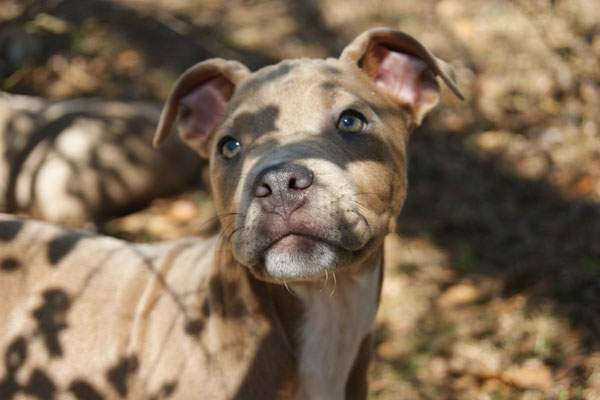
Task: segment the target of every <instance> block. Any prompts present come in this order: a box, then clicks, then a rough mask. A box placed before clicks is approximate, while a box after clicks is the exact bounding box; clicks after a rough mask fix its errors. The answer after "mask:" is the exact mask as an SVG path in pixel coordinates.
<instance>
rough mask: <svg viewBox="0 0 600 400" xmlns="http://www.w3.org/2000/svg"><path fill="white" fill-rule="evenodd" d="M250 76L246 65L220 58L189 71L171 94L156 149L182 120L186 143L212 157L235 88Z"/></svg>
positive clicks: (204, 155)
mask: <svg viewBox="0 0 600 400" xmlns="http://www.w3.org/2000/svg"><path fill="white" fill-rule="evenodd" d="M249 74H250V71H249V70H248V68H246V66H245V65H243V64H240V63H239V62H237V61H228V60H223V59H220V58H214V59H211V60H206V61H203V62H201V63H198V64H196V65H194V66H192V67H191V68H189V69H188V70H186V71H185V72H184V73H183V74H182V75H181V76H180V77H179V79H177V81H176V82H175V85H174V86H173V88H172V89H171V92H170V93H169V97H168V98H167V102H166V103H165V106H164V108H163V110H162V113H161V115H160V120H159V122H158V127H157V128H156V134H155V135H154V142H153V144H154V147H159V146H160V145H161V144H162V143H163V142H164V141H165V139H166V138H167V137H168V136H169V134H170V133H171V130H172V129H173V124H174V123H175V120H176V119H178V128H179V135H180V136H181V138H182V139H183V141H184V142H185V143H186V144H187V145H188V146H190V147H191V148H193V149H194V150H196V151H197V152H198V153H199V154H200V155H201V156H203V157H208V154H209V149H208V143H209V142H210V140H209V139H210V137H211V134H212V133H213V132H214V130H215V128H216V127H217V125H218V124H219V123H220V122H221V119H222V118H223V115H224V114H225V110H226V109H227V103H228V102H229V99H231V97H232V96H233V93H234V92H235V88H236V87H237V86H238V85H239V84H240V82H241V81H242V80H244V78H246V76H248V75H249Z"/></svg>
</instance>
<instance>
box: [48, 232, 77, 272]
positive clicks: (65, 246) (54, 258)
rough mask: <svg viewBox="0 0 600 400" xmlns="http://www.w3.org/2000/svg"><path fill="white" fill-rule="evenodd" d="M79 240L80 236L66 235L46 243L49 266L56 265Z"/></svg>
mask: <svg viewBox="0 0 600 400" xmlns="http://www.w3.org/2000/svg"><path fill="white" fill-rule="evenodd" d="M79 240H81V236H80V235H75V234H72V233H66V234H64V235H62V236H58V237H56V238H54V239H52V241H50V243H48V260H49V261H50V264H52V265H56V264H58V263H59V262H60V260H62V259H63V258H64V257H65V256H66V255H67V254H69V252H70V251H71V250H73V248H74V247H75V245H76V244H77V242H79Z"/></svg>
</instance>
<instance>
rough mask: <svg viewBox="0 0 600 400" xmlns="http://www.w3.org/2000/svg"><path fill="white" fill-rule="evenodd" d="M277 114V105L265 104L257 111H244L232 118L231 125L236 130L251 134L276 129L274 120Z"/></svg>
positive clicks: (258, 134) (256, 134)
mask: <svg viewBox="0 0 600 400" xmlns="http://www.w3.org/2000/svg"><path fill="white" fill-rule="evenodd" d="M278 116H279V107H277V106H275V105H270V106H266V107H264V108H262V109H260V110H258V111H257V112H253V113H249V112H244V113H241V114H239V115H238V116H237V117H235V119H234V120H233V126H234V127H235V129H236V130H237V131H238V132H244V133H249V134H251V135H253V136H260V135H264V134H265V133H269V132H273V131H276V130H277V127H276V126H275V122H276V121H277V118H278Z"/></svg>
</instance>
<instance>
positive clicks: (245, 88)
mask: <svg viewBox="0 0 600 400" xmlns="http://www.w3.org/2000/svg"><path fill="white" fill-rule="evenodd" d="M347 75H348V74H347V73H345V71H344V65H343V64H342V63H340V61H339V60H337V59H333V58H331V59H326V60H322V59H295V60H284V61H282V62H280V63H278V64H275V65H271V66H268V67H264V68H262V69H260V70H258V71H256V72H254V73H253V74H252V75H250V76H249V77H248V78H247V79H246V80H245V82H244V83H243V84H242V85H241V86H240V87H239V88H238V90H237V91H236V96H235V98H234V99H233V101H232V103H233V105H234V108H237V107H236V106H238V107H239V106H248V105H249V106H251V107H252V106H253V105H254V106H257V107H258V106H264V105H266V104H268V103H273V102H277V103H278V104H279V105H284V104H286V103H294V102H302V101H306V99H307V97H308V98H309V99H311V100H312V101H313V102H315V101H324V100H326V98H327V96H326V92H327V91H330V90H331V89H332V88H333V87H335V86H339V85H340V84H341V82H342V81H344V80H347V78H346V79H344V76H346V77H347ZM249 100H250V101H249Z"/></svg>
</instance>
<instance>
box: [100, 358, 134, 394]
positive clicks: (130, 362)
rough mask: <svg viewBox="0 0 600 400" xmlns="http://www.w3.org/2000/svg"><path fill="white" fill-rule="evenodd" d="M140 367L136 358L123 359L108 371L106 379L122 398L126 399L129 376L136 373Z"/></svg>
mask: <svg viewBox="0 0 600 400" xmlns="http://www.w3.org/2000/svg"><path fill="white" fill-rule="evenodd" d="M138 367H139V362H138V359H137V357H136V356H130V357H126V358H122V359H121V360H120V361H119V362H118V363H117V365H115V366H114V367H113V368H111V369H110V370H108V372H107V373H106V379H107V380H108V381H109V382H110V384H111V385H112V386H113V387H114V388H115V390H116V391H117V392H118V393H119V394H120V395H121V396H122V397H125V395H127V383H128V382H127V381H128V379H129V375H130V374H131V373H132V372H135V371H136V370H137V369H138Z"/></svg>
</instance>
